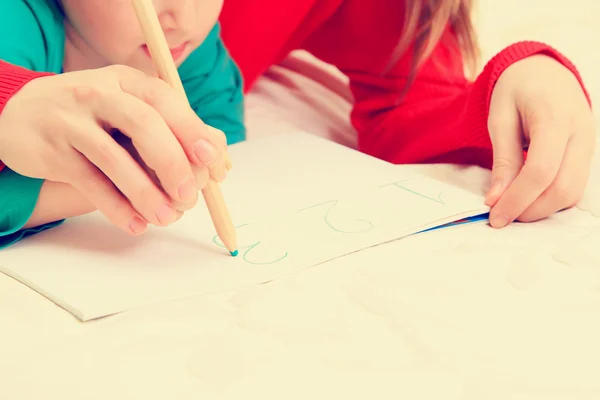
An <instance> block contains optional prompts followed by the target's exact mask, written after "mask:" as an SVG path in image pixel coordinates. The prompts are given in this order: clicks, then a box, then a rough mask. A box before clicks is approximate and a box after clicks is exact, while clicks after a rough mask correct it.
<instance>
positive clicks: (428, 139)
mask: <svg viewBox="0 0 600 400" xmlns="http://www.w3.org/2000/svg"><path fill="white" fill-rule="evenodd" d="M448 43H456V40H455V37H454V36H453V35H452V34H451V33H447V34H446V36H445V37H443V38H442V41H441V42H440V44H438V46H437V47H436V49H435V50H434V52H433V54H432V56H431V57H430V59H429V60H428V61H426V62H425V64H424V65H423V67H422V68H421V70H420V71H419V72H418V74H417V76H416V79H415V81H414V82H413V83H412V86H411V87H410V90H409V91H408V93H407V95H406V97H405V98H404V99H403V100H402V101H401V102H400V103H396V102H397V101H398V95H399V93H400V92H401V90H402V89H403V87H404V85H405V84H406V82H407V74H408V71H409V67H410V62H409V60H410V57H408V56H407V57H404V59H402V60H400V61H399V62H398V63H397V64H396V65H395V67H394V69H393V70H392V72H391V76H389V77H380V76H375V75H365V74H352V73H350V74H349V75H350V79H351V85H352V90H353V93H354V95H355V97H356V98H357V102H356V105H355V107H354V110H353V115H352V119H353V122H354V124H355V126H357V127H358V128H359V135H360V136H359V143H360V148H361V150H362V151H364V152H366V153H369V154H372V155H375V156H377V157H380V158H383V159H386V160H388V161H391V162H393V163H398V164H407V163H425V162H427V163H457V164H476V165H480V166H483V167H485V168H491V167H492V161H493V154H492V143H491V140H490V136H489V131H488V115H489V106H490V99H491V95H492V91H493V89H494V85H495V83H496V81H497V80H498V78H499V77H500V75H501V74H502V73H503V72H504V70H506V69H507V68H508V67H509V66H510V65H512V64H514V63H515V62H517V61H519V60H522V59H524V58H526V57H529V56H532V55H535V54H545V55H548V56H550V57H553V58H555V59H556V60H557V61H559V62H561V63H562V64H563V65H564V66H566V67H567V68H569V69H570V70H571V71H572V72H573V73H574V74H575V75H576V76H577V78H578V79H579V81H580V83H582V82H581V77H580V75H579V74H578V72H577V70H576V68H575V67H574V66H573V64H571V63H570V62H569V60H568V59H566V58H565V57H564V56H563V55H561V54H560V53H559V52H558V51H556V50H554V49H552V48H551V47H550V46H547V45H545V44H542V43H538V42H520V43H516V44H513V45H511V46H509V47H508V48H506V49H504V50H503V51H501V52H500V53H499V54H497V55H496V56H495V57H494V58H492V59H491V60H490V61H489V62H488V63H487V65H486V66H485V68H484V69H483V71H482V72H481V73H480V75H479V76H478V77H477V79H476V80H475V81H474V82H468V81H467V80H466V78H465V75H464V70H463V62H462V58H461V57H460V55H459V53H458V48H457V47H454V46H452V45H450V44H448ZM582 87H583V83H582ZM584 90H585V89H584Z"/></svg>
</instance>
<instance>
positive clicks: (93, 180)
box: [65, 151, 147, 235]
mask: <svg viewBox="0 0 600 400" xmlns="http://www.w3.org/2000/svg"><path fill="white" fill-rule="evenodd" d="M65 162H67V160H65ZM66 172H67V176H69V178H70V179H69V184H71V185H72V186H73V187H74V188H75V189H77V190H78V191H79V192H80V193H82V194H83V195H84V196H85V197H86V198H87V199H88V200H89V201H90V202H91V203H92V204H93V205H94V206H95V207H96V208H97V209H98V211H100V212H101V213H102V214H103V215H104V216H105V217H106V218H107V219H108V220H109V221H110V222H111V223H112V224H113V225H115V226H116V227H118V228H120V229H121V230H123V231H124V232H127V233H129V234H131V235H140V234H142V233H144V232H145V231H146V229H147V222H146V220H145V219H144V218H143V217H142V216H141V215H140V214H139V213H138V212H137V211H136V210H135V209H134V208H133V206H132V205H131V203H130V202H129V201H128V200H127V199H126V198H125V197H124V196H123V195H122V194H121V193H120V192H119V190H118V189H117V188H116V187H115V186H114V185H113V183H112V182H111V181H110V180H109V179H108V178H107V177H106V176H105V175H104V174H103V173H102V172H101V171H100V170H98V168H96V167H95V166H94V165H92V164H91V163H90V162H89V161H88V160H87V159H86V158H85V157H84V156H83V155H81V153H79V152H77V151H73V152H71V156H70V157H69V160H68V168H67V171H66Z"/></svg>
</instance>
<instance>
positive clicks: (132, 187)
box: [70, 123, 175, 225]
mask: <svg viewBox="0 0 600 400" xmlns="http://www.w3.org/2000/svg"><path fill="white" fill-rule="evenodd" d="M70 143H71V145H72V146H73V148H74V149H75V150H77V151H79V152H80V153H81V154H82V155H83V156H84V157H85V158H87V159H88V160H89V161H90V162H91V163H92V164H94V165H95V166H96V167H97V168H98V169H99V170H100V171H102V173H103V174H104V175H105V176H106V177H107V178H108V179H109V180H110V181H111V182H112V183H113V184H114V185H115V186H116V188H117V189H118V190H119V191H120V192H121V193H122V194H123V195H124V196H125V197H126V198H127V199H128V200H129V202H130V204H131V205H132V206H133V208H135V209H136V210H137V211H138V212H139V213H140V214H141V215H142V216H143V218H144V219H145V220H146V221H147V222H149V223H152V224H155V225H168V224H170V223H172V222H173V220H174V219H175V210H173V208H172V207H171V205H170V200H169V198H168V197H167V195H165V193H163V191H162V190H161V189H160V188H159V187H157V185H156V184H154V182H153V181H152V179H151V178H150V177H149V176H148V175H147V174H146V172H145V171H144V169H143V168H142V167H141V166H140V165H139V164H138V163H137V162H135V160H134V159H133V158H132V156H131V155H130V154H129V153H128V152H127V150H125V149H124V148H123V147H121V146H120V145H119V144H117V142H116V141H115V140H114V139H113V138H112V137H111V136H110V135H109V134H108V133H106V132H105V131H104V130H102V129H100V127H98V126H96V125H93V124H85V123H82V124H78V125H77V131H76V132H73V133H72V134H71V135H70ZM80 185H84V186H85V184H82V183H80Z"/></svg>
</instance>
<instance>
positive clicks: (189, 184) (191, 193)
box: [179, 177, 196, 201]
mask: <svg viewBox="0 0 600 400" xmlns="http://www.w3.org/2000/svg"><path fill="white" fill-rule="evenodd" d="M195 196H196V180H195V179H194V178H192V177H189V178H187V179H186V180H185V181H183V183H182V184H181V185H179V200H181V201H192V200H194V197H195Z"/></svg>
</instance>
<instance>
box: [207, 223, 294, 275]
mask: <svg viewBox="0 0 600 400" xmlns="http://www.w3.org/2000/svg"><path fill="white" fill-rule="evenodd" d="M248 225H250V224H245V225H240V226H236V229H238V228H243V227H245V226H248ZM213 243H215V244H216V245H217V246H219V247H225V246H224V245H223V243H221V241H220V240H219V235H215V236H213ZM260 245H261V241H260V240H259V241H257V242H255V243H253V244H251V245H250V246H245V247H240V248H239V250H240V251H242V250H243V253H242V258H243V260H244V261H246V262H247V263H248V264H253V265H270V264H275V263H278V262H279V261H281V260H283V259H285V258H286V257H287V256H288V252H287V251H286V252H285V253H284V254H283V255H282V256H280V257H279V258H277V259H274V260H269V261H256V260H252V259H251V258H250V255H251V254H250V253H252V250H254V249H256V248H257V247H258V246H260Z"/></svg>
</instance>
